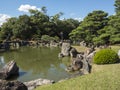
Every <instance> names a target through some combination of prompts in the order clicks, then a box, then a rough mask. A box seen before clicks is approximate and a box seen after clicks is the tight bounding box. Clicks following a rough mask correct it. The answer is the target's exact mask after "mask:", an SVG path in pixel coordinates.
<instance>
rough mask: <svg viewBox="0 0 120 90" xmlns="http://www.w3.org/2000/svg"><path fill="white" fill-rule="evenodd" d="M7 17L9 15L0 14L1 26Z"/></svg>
mask: <svg viewBox="0 0 120 90" xmlns="http://www.w3.org/2000/svg"><path fill="white" fill-rule="evenodd" d="M8 18H10V16H9V15H6V14H0V26H1V25H2V24H3V23H4V22H6V20H7V19H8Z"/></svg>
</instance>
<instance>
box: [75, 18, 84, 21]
mask: <svg viewBox="0 0 120 90" xmlns="http://www.w3.org/2000/svg"><path fill="white" fill-rule="evenodd" d="M74 19H75V20H78V21H79V22H80V21H83V18H74Z"/></svg>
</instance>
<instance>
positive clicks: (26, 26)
mask: <svg viewBox="0 0 120 90" xmlns="http://www.w3.org/2000/svg"><path fill="white" fill-rule="evenodd" d="M33 33H34V32H33V31H32V30H31V21H30V18H29V16H28V15H21V16H19V18H18V20H17V21H16V23H15V25H14V28H13V35H14V37H15V38H21V39H30V38H32V34H33Z"/></svg>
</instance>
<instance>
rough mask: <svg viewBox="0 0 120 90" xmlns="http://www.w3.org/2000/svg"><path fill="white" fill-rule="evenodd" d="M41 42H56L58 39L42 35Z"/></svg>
mask: <svg viewBox="0 0 120 90" xmlns="http://www.w3.org/2000/svg"><path fill="white" fill-rule="evenodd" d="M41 40H42V41H58V40H59V37H57V36H55V37H50V36H49V35H42V37H41Z"/></svg>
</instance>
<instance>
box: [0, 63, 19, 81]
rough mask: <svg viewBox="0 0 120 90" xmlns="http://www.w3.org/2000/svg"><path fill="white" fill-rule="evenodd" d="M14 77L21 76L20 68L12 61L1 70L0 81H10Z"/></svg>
mask: <svg viewBox="0 0 120 90" xmlns="http://www.w3.org/2000/svg"><path fill="white" fill-rule="evenodd" d="M13 75H19V68H18V66H17V64H16V62H15V61H10V62H8V63H7V64H6V65H5V66H4V67H3V68H2V69H1V70H0V79H8V78H10V77H11V76H13Z"/></svg>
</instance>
